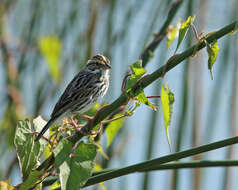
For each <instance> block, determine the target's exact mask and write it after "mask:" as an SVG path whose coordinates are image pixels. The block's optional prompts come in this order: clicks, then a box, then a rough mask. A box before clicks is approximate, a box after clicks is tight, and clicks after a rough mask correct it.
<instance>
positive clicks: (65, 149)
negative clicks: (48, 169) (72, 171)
mask: <svg viewBox="0 0 238 190" xmlns="http://www.w3.org/2000/svg"><path fill="white" fill-rule="evenodd" d="M72 149H73V144H72V143H71V142H69V141H68V140H66V139H62V140H61V141H60V142H59V144H58V145H57V147H56V148H55V149H54V150H53V153H54V157H55V167H56V168H58V167H60V165H61V164H62V163H63V162H64V161H65V160H67V158H68V157H69V155H70V154H71V153H72V151H73V150H72Z"/></svg>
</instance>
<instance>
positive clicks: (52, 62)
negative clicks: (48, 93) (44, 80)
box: [39, 36, 62, 83]
mask: <svg viewBox="0 0 238 190" xmlns="http://www.w3.org/2000/svg"><path fill="white" fill-rule="evenodd" d="M39 49H40V52H41V54H42V55H43V56H44V58H45V59H46V63H47V65H48V68H49V72H50V75H51V77H52V79H53V80H54V81H55V82H56V83H59V82H60V80H61V71H60V57H61V52H62V44H61V41H60V39H59V38H58V37H57V36H44V37H41V38H40V39H39Z"/></svg>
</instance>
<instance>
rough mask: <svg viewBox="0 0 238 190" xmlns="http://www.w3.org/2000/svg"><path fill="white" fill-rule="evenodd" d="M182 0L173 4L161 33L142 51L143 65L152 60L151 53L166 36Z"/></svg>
mask: <svg viewBox="0 0 238 190" xmlns="http://www.w3.org/2000/svg"><path fill="white" fill-rule="evenodd" d="M182 2H183V0H177V1H175V2H174V3H173V4H172V5H171V8H170V10H169V13H168V16H167V19H166V21H165V22H164V24H163V26H162V27H161V29H160V31H159V33H158V34H156V35H155V37H154V40H153V41H152V42H151V43H150V44H149V45H148V46H147V48H146V49H145V51H144V52H143V53H142V55H141V59H142V65H143V67H145V66H146V65H147V63H148V62H149V60H150V57H151V53H152V52H154V51H155V49H156V48H157V47H158V45H159V44H160V42H161V41H162V40H163V39H164V37H165V36H166V32H167V28H168V26H169V25H170V23H171V22H172V20H173V18H174V17H175V15H176V13H177V11H178V9H179V7H180V5H181V4H182Z"/></svg>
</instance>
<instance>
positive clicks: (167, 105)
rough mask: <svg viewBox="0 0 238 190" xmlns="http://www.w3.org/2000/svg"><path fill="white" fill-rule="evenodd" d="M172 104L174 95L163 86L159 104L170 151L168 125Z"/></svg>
mask: <svg viewBox="0 0 238 190" xmlns="http://www.w3.org/2000/svg"><path fill="white" fill-rule="evenodd" d="M173 103H174V94H173V93H172V92H171V91H170V89H169V87H168V85H166V86H164V85H163V86H162V90H161V104H162V108H163V118H164V125H165V132H166V136H167V140H168V144H169V148H170V151H171V150H172V149H171V143H170V136H169V125H170V123H171V118H172V113H173Z"/></svg>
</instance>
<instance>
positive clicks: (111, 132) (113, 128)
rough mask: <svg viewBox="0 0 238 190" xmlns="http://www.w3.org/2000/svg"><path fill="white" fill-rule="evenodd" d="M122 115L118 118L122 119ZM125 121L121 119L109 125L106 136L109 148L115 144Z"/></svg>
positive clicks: (117, 115) (118, 115)
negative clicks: (115, 139)
mask: <svg viewBox="0 0 238 190" xmlns="http://www.w3.org/2000/svg"><path fill="white" fill-rule="evenodd" d="M122 115H123V114H122V113H119V114H116V115H115V118H116V117H120V116H122ZM124 119H125V118H122V119H119V120H116V121H112V122H110V123H109V124H108V126H107V128H106V134H107V146H108V147H109V146H110V145H111V143H112V142H113V140H114V138H115V136H116V134H117V133H118V131H119V130H120V129H121V128H122V127H123V123H124Z"/></svg>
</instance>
